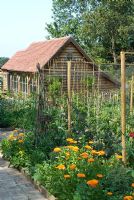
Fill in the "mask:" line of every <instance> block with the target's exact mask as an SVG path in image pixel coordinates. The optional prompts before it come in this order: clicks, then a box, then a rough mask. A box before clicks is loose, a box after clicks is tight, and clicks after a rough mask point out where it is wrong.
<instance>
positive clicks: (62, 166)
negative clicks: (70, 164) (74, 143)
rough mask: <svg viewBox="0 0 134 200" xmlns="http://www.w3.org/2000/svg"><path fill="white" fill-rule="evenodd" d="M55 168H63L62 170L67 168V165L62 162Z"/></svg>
mask: <svg viewBox="0 0 134 200" xmlns="http://www.w3.org/2000/svg"><path fill="white" fill-rule="evenodd" d="M55 168H57V169H61V170H64V169H66V168H65V165H63V164H60V165H58V166H57V167H55Z"/></svg>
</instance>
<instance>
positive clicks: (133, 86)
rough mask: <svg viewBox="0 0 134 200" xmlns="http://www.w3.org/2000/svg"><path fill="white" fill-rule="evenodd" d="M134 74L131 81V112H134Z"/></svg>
mask: <svg viewBox="0 0 134 200" xmlns="http://www.w3.org/2000/svg"><path fill="white" fill-rule="evenodd" d="M133 90H134V76H132V80H131V82H130V114H132V112H133V94H134V91H133Z"/></svg>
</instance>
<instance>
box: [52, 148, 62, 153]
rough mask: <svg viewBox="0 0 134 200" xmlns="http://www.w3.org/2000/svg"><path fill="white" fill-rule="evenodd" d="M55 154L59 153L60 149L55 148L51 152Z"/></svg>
mask: <svg viewBox="0 0 134 200" xmlns="http://www.w3.org/2000/svg"><path fill="white" fill-rule="evenodd" d="M53 151H54V152H55V153H58V152H60V151H61V148H59V147H56V148H54V150H53Z"/></svg>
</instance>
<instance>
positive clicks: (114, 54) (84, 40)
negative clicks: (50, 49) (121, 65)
mask: <svg viewBox="0 0 134 200" xmlns="http://www.w3.org/2000/svg"><path fill="white" fill-rule="evenodd" d="M52 17H53V22H52V23H50V24H47V26H46V29H47V31H48V33H49V38H53V37H62V36H66V35H72V36H73V37H74V38H75V39H76V40H77V41H78V42H79V43H80V45H81V46H82V47H83V48H85V50H86V51H87V53H89V54H90V55H91V56H92V57H93V58H94V59H95V60H97V61H102V60H105V61H110V62H111V61H114V63H117V62H118V55H119V52H120V51H121V50H122V49H124V50H133V49H134V37H133V36H134V1H132V0H119V1H117V0H53V16H52Z"/></svg>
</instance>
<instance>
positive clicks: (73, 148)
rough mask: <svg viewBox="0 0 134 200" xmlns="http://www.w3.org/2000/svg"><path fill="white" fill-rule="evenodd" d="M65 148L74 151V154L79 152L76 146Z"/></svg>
mask: <svg viewBox="0 0 134 200" xmlns="http://www.w3.org/2000/svg"><path fill="white" fill-rule="evenodd" d="M67 148H68V149H71V150H72V151H75V152H77V151H79V147H77V146H67Z"/></svg>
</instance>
